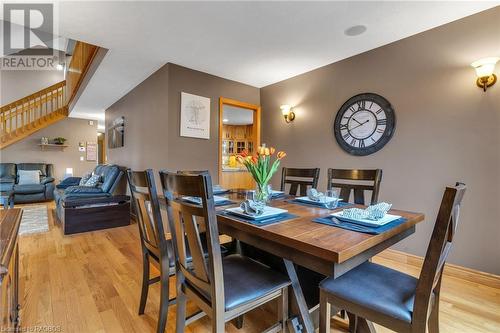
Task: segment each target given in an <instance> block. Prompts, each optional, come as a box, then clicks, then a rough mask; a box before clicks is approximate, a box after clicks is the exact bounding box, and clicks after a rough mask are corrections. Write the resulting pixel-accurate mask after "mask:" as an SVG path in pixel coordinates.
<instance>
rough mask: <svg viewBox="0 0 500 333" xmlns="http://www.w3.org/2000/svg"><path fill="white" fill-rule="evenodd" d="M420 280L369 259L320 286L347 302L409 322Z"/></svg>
mask: <svg viewBox="0 0 500 333" xmlns="http://www.w3.org/2000/svg"><path fill="white" fill-rule="evenodd" d="M417 283H418V280H417V279H416V278H414V277H413V276H410V275H407V274H404V273H401V272H398V271H396V270H393V269H390V268H387V267H384V266H381V265H377V264H374V263H371V262H365V263H364V264H362V265H360V266H358V267H356V268H355V269H353V270H351V271H349V272H347V273H346V274H344V275H342V276H341V277H339V278H337V279H331V278H328V279H326V280H324V281H323V282H321V284H320V288H321V289H322V290H323V291H326V292H327V293H329V294H330V295H334V296H335V297H337V298H338V299H341V300H343V301H346V302H350V303H355V304H358V305H360V306H363V307H366V308H369V309H373V310H376V311H377V312H379V313H382V314H385V315H387V316H389V317H391V318H396V319H399V320H402V321H405V322H408V323H409V322H411V318H412V312H413V302H414V299H415V290H416V288H417Z"/></svg>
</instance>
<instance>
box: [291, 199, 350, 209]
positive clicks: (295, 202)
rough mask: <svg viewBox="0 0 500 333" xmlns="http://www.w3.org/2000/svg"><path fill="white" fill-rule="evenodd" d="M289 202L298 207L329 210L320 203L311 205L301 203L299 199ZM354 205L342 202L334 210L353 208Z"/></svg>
mask: <svg viewBox="0 0 500 333" xmlns="http://www.w3.org/2000/svg"><path fill="white" fill-rule="evenodd" d="M288 202H290V203H293V204H297V205H302V206H307V207H316V208H324V209H328V208H326V207H325V206H324V205H323V204H321V203H319V202H318V203H312V202H311V203H309V202H304V201H300V200H297V199H292V200H288ZM352 205H353V204H352V203H349V202H343V201H340V202H339V204H338V205H337V207H335V208H333V209H337V208H342V207H347V206H352ZM333 209H332V210H333Z"/></svg>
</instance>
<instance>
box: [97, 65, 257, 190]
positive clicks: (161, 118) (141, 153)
mask: <svg viewBox="0 0 500 333" xmlns="http://www.w3.org/2000/svg"><path fill="white" fill-rule="evenodd" d="M181 92H187V93H191V94H195V95H200V96H204V97H208V98H210V140H203V139H194V138H186V137H180V136H179V133H180V131H179V125H180V97H181ZM221 96H222V97H228V98H232V99H237V100H240V101H243V102H248V103H253V104H259V89H257V88H255V87H251V86H248V85H245V84H242V83H238V82H234V81H230V80H226V79H223V78H220V77H217V76H213V75H210V74H206V73H203V72H199V71H195V70H191V69H188V68H185V67H181V66H178V65H174V64H167V65H165V66H163V67H162V68H161V69H159V70H158V71H157V72H155V73H154V74H153V75H151V76H150V77H149V78H147V79H146V80H145V81H143V82H142V83H141V84H140V85H138V86H137V87H136V88H134V89H133V90H132V91H130V92H129V93H128V94H127V95H125V96H124V97H123V98H122V99H120V100H119V101H118V102H116V103H115V104H113V105H112V106H111V107H110V108H108V109H107V110H106V124H109V123H110V122H111V121H113V120H114V119H116V118H118V117H120V116H124V117H125V146H124V147H122V148H115V149H109V150H108V151H107V156H108V162H110V163H117V164H120V165H124V166H127V167H130V168H133V169H145V168H153V169H155V170H160V169H169V170H178V169H191V170H196V169H198V170H202V169H208V170H209V171H210V173H211V174H212V176H213V177H214V181H215V180H216V179H217V161H218V131H219V128H218V123H219V97H221Z"/></svg>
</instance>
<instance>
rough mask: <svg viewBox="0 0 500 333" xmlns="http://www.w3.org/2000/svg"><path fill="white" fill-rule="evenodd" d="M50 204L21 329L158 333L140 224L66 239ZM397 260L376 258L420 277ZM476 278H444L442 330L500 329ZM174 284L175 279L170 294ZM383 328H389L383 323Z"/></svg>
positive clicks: (254, 315)
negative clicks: (144, 282) (141, 307)
mask: <svg viewBox="0 0 500 333" xmlns="http://www.w3.org/2000/svg"><path fill="white" fill-rule="evenodd" d="M48 206H49V209H50V213H49V226H50V230H49V231H48V232H45V233H41V234H35V235H24V236H20V241H19V244H20V254H21V258H20V262H21V267H20V296H21V300H22V310H21V326H22V328H24V329H28V328H30V327H31V328H32V327H34V326H50V327H56V328H57V329H59V332H75V333H85V332H89V333H95V332H99V333H119V332H124V333H130V332H155V327H156V319H157V314H158V307H159V288H158V285H154V286H152V287H151V290H150V293H149V298H148V302H147V306H146V313H145V314H144V315H143V316H139V315H138V314H137V309H138V303H139V293H140V285H141V274H142V272H141V269H142V268H141V267H142V262H141V254H140V243H139V237H138V230H137V225H131V226H127V227H122V228H115V229H110V230H104V231H97V232H90V233H85V234H80V235H73V236H63V235H62V233H61V230H60V228H59V226H57V225H55V224H54V216H53V204H49V205H48ZM20 207H22V206H20ZM391 258H392V257H391V256H378V257H376V258H375V259H374V261H375V262H377V263H380V264H383V265H386V266H389V267H392V268H395V269H398V270H401V271H403V272H405V273H408V274H412V275H415V276H418V273H419V265H418V263H417V262H415V260H408V262H406V263H401V261H397V260H395V259H394V260H392V259H391ZM155 274H157V272H156V271H155V270H154V268H152V275H155ZM471 281H474V279H468V280H464V279H460V278H457V277H455V276H449V275H446V276H445V277H444V281H443V289H442V298H441V299H442V302H441V314H440V315H441V332H443V333H456V332H461V333H468V332H470V333H493V332H500V289H498V288H494V287H491V286H488V285H484V284H481V283H477V282H471ZM478 281H481V280H480V279H478ZM174 285H175V284H174V281H173V279H172V280H171V290H172V291H173V290H174ZM174 293H175V292H174ZM172 296H173V294H172ZM170 310H171V311H169V315H168V323H167V330H166V331H167V332H173V331H174V328H175V305H174V306H172V307H171V308H170ZM195 310H196V309H195V307H194V306H193V305H192V304H191V305H190V306H188V313H192V312H194V311H195ZM275 318H276V316H275V314H274V307H273V306H271V305H270V306H266V307H261V308H258V309H255V310H254V311H252V312H251V313H249V314H248V315H247V316H246V317H245V324H244V327H243V329H241V330H237V329H236V328H235V327H234V326H233V325H232V324H227V325H226V331H227V332H234V333H236V332H240V333H250V332H260V331H262V330H264V329H265V328H266V327H268V326H270V325H272V324H273V323H274V320H275ZM333 324H334V325H333V328H332V332H345V330H344V329H343V328H342V327H343V326H344V325H342V323H341V322H337V321H334V323H333ZM210 329H211V325H210V320H209V319H207V318H203V319H201V320H199V321H197V322H196V323H193V324H192V325H190V326H189V327H188V328H187V330H186V331H187V332H196V333H201V332H210ZM377 332H383V333H384V332H391V331H389V330H387V329H384V328H381V327H377Z"/></svg>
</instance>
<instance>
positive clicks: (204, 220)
mask: <svg viewBox="0 0 500 333" xmlns="http://www.w3.org/2000/svg"><path fill="white" fill-rule="evenodd" d="M160 179H161V183H162V187H163V193H164V195H165V200H166V204H167V216H168V222H169V227H170V230H171V232H172V239H173V241H174V252H175V255H176V265H177V269H178V270H180V272H181V274H182V277H183V279H184V283H187V284H189V285H190V286H192V287H194V288H195V289H197V290H199V291H201V292H202V293H203V294H205V295H210V299H209V300H207V301H209V302H211V303H212V306H214V302H216V303H217V302H218V303H222V305H221V304H219V306H222V307H223V306H224V288H223V286H224V281H223V275H222V255H221V250H220V242H219V232H218V227H217V218H216V215H215V203H214V197H213V192H212V180H211V178H210V175H209V174H208V172H199V173H195V174H188V173H186V172H179V173H172V172H168V171H160ZM183 196H193V197H199V198H201V202H202V204H201V205H196V204H192V203H189V202H187V201H184V200H182V199H181V198H182V197H183ZM201 224H203V226H201ZM202 227H204V228H203V229H204V231H205V233H206V242H207V244H206V248H207V253H208V260H205V258H206V256H205V254H204V251H203V245H202V241H203V240H202V238H201V237H200V233H201V231H200V230H201V229H202ZM188 249H189V254H188ZM188 257H191V262H190V263H189V265H188Z"/></svg>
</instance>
